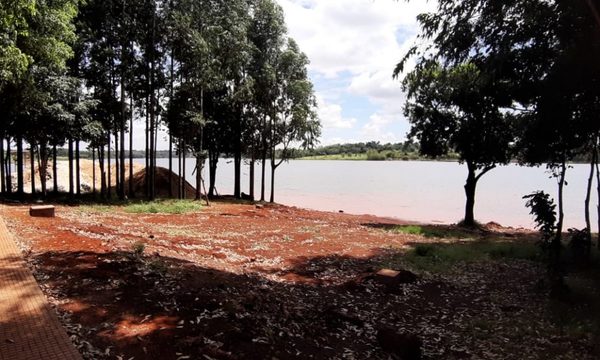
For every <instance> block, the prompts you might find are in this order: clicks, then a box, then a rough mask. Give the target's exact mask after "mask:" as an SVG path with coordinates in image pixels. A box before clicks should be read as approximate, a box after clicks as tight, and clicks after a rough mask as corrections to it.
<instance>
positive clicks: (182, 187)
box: [181, 140, 187, 199]
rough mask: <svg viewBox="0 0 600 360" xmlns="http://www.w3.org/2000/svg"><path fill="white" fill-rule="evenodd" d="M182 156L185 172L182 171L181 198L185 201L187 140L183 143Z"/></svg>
mask: <svg viewBox="0 0 600 360" xmlns="http://www.w3.org/2000/svg"><path fill="white" fill-rule="evenodd" d="M181 153H182V154H181V156H182V163H183V164H182V166H183V170H182V184H181V198H182V199H185V198H186V195H187V194H186V193H185V184H186V180H185V179H186V171H185V167H186V166H185V165H186V164H185V163H186V161H185V160H186V154H187V151H186V148H185V140H184V141H183V148H182V149H181Z"/></svg>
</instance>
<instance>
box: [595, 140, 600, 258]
mask: <svg viewBox="0 0 600 360" xmlns="http://www.w3.org/2000/svg"><path fill="white" fill-rule="evenodd" d="M599 151H600V149H598V148H596V159H597V160H600V159H598V158H599V156H600V154H599V153H598V152H599ZM599 163H600V161H596V193H597V195H598V206H597V213H598V221H597V223H598V224H597V225H598V249H600V165H599Z"/></svg>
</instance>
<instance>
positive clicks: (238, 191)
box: [233, 105, 242, 199]
mask: <svg viewBox="0 0 600 360" xmlns="http://www.w3.org/2000/svg"><path fill="white" fill-rule="evenodd" d="M235 116H236V119H235V129H234V134H235V135H234V136H235V148H234V150H235V151H234V156H233V166H234V190H233V196H234V197H235V198H236V199H241V198H242V110H241V108H240V107H239V106H238V105H236V115H235Z"/></svg>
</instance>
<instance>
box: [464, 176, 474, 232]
mask: <svg viewBox="0 0 600 360" xmlns="http://www.w3.org/2000/svg"><path fill="white" fill-rule="evenodd" d="M467 167H468V170H469V173H468V175H467V181H466V183H465V196H466V205H465V218H464V220H463V225H464V226H467V227H473V226H475V190H476V188H477V177H476V175H475V171H476V168H475V166H474V165H472V164H467Z"/></svg>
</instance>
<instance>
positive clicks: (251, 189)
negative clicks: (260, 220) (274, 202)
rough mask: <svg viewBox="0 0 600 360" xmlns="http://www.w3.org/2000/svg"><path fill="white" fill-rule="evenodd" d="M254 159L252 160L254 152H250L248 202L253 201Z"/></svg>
mask: <svg viewBox="0 0 600 360" xmlns="http://www.w3.org/2000/svg"><path fill="white" fill-rule="evenodd" d="M255 162H256V159H255V158H254V152H252V158H251V159H250V200H251V201H254V170H255V168H254V163H255Z"/></svg>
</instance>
